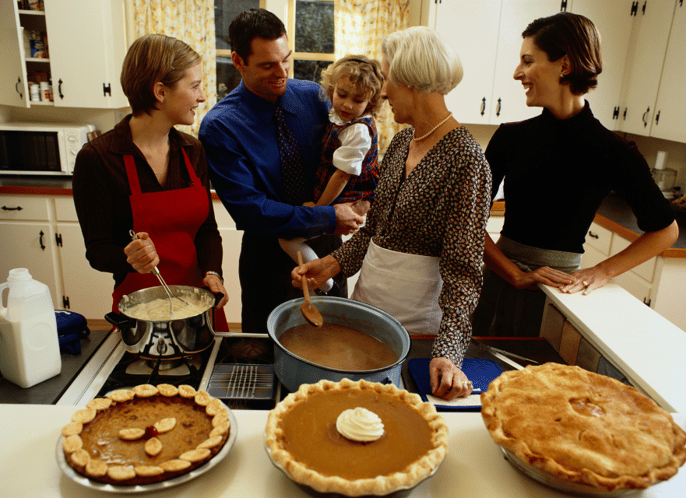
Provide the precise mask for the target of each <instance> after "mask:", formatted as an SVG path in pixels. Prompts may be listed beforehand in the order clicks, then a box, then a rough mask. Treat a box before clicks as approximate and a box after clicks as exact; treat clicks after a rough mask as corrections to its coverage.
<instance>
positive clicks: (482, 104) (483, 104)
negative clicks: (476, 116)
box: [481, 97, 486, 116]
mask: <svg viewBox="0 0 686 498" xmlns="http://www.w3.org/2000/svg"><path fill="white" fill-rule="evenodd" d="M485 112H486V97H484V98H483V99H481V115H482V116H483V115H484V113H485Z"/></svg>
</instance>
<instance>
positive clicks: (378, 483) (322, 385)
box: [265, 379, 448, 496]
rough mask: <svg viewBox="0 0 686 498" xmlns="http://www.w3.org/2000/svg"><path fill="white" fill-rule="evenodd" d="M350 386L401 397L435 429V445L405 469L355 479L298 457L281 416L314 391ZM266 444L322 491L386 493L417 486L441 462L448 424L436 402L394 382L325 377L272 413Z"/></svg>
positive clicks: (291, 471) (296, 476)
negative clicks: (286, 443) (285, 441)
mask: <svg viewBox="0 0 686 498" xmlns="http://www.w3.org/2000/svg"><path fill="white" fill-rule="evenodd" d="M348 389H368V390H374V391H377V392H380V393H382V392H383V393H389V394H393V395H395V396H396V397H397V398H398V399H399V400H402V401H404V402H405V403H407V404H408V405H409V406H411V407H413V409H414V410H415V411H416V412H417V413H419V414H420V415H421V416H422V418H423V419H424V420H425V421H426V422H427V424H428V425H429V427H430V429H431V431H432V441H431V442H432V444H433V448H432V449H431V450H429V452H428V453H426V454H425V455H423V456H422V457H421V458H420V459H419V460H417V461H415V462H413V463H412V464H410V466H409V467H408V468H407V469H406V470H405V471H404V472H396V473H394V474H390V475H385V476H377V477H374V478H365V479H355V480H350V479H345V478H342V477H338V476H326V475H323V474H320V473H319V472H317V471H316V470H313V469H310V468H308V467H306V466H305V465H303V464H301V463H300V462H298V461H297V460H295V459H294V458H293V457H292V456H291V454H290V453H289V452H288V451H287V450H285V449H283V447H282V445H281V439H282V437H283V429H282V428H281V426H280V421H281V416H282V415H283V414H284V413H286V412H287V411H288V410H289V409H290V408H291V407H293V406H295V405H297V404H299V403H300V402H301V401H303V400H305V399H306V398H307V397H308V396H310V395H311V394H313V393H316V392H326V391H331V390H348ZM265 445H266V447H267V451H268V452H269V454H270V457H271V459H272V460H273V461H274V462H275V463H276V464H278V465H279V466H280V467H281V468H282V469H284V470H285V471H286V473H287V474H288V475H289V476H290V477H291V479H293V481H295V482H296V483H299V484H305V485H307V486H309V487H311V488H313V489H314V490H316V491H318V492H320V493H341V494H344V495H348V496H360V495H384V494H388V493H391V492H393V491H395V490H398V489H404V488H411V487H413V486H415V485H416V484H418V483H419V482H421V481H422V480H423V479H425V478H426V477H428V476H429V475H430V474H431V472H433V471H434V469H436V468H437V467H438V466H439V465H440V464H441V462H442V461H443V459H444V458H445V455H446V453H447V447H448V426H447V425H446V423H445V421H444V420H443V417H442V416H441V415H440V414H439V413H438V412H437V411H436V408H434V406H433V405H432V404H430V403H426V402H423V401H422V399H421V398H420V397H419V396H418V395H417V394H412V393H409V392H408V391H405V390H401V389H398V388H397V387H396V386H394V385H393V384H388V385H384V384H379V383H375V382H367V381H365V380H360V381H357V382H353V381H351V380H349V379H343V380H341V381H340V382H332V381H329V380H321V381H319V382H318V383H316V384H303V385H301V386H300V388H299V389H298V391H296V392H295V393H291V394H289V395H288V396H287V397H286V398H284V400H283V401H281V402H280V403H279V404H278V405H277V406H276V407H275V408H274V409H273V410H271V411H270V412H269V416H268V417H267V426H266V430H265Z"/></svg>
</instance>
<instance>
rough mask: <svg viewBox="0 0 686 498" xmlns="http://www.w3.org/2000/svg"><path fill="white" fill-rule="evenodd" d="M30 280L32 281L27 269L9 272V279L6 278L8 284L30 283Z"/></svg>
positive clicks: (16, 269)
mask: <svg viewBox="0 0 686 498" xmlns="http://www.w3.org/2000/svg"><path fill="white" fill-rule="evenodd" d="M31 280H33V279H32V278H31V274H30V273H29V270H28V268H15V269H14V270H10V274H9V277H8V278H7V281H8V282H30V281H31Z"/></svg>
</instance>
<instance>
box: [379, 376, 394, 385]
mask: <svg viewBox="0 0 686 498" xmlns="http://www.w3.org/2000/svg"><path fill="white" fill-rule="evenodd" d="M381 383H382V384H385V385H388V384H393V381H392V380H391V379H390V378H388V377H386V378H385V379H384V380H382V381H381Z"/></svg>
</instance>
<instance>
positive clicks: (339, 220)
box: [333, 202, 364, 235]
mask: <svg viewBox="0 0 686 498" xmlns="http://www.w3.org/2000/svg"><path fill="white" fill-rule="evenodd" d="M333 207H334V209H335V210H336V231H335V232H334V234H335V235H349V234H351V233H353V232H356V231H357V230H358V229H359V228H360V226H361V225H362V223H364V218H363V217H362V216H360V215H359V214H357V213H356V212H355V211H354V210H353V208H352V203H350V202H346V203H343V204H334V206H333Z"/></svg>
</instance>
